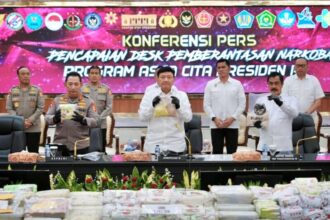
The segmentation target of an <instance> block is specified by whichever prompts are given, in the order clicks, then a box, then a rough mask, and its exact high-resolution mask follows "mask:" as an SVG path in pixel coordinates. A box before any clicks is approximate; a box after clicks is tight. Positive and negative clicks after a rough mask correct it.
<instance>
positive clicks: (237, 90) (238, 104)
mask: <svg viewBox="0 0 330 220" xmlns="http://www.w3.org/2000/svg"><path fill="white" fill-rule="evenodd" d="M216 67H217V74H218V76H219V77H218V78H216V79H213V80H211V81H209V82H208V83H207V85H206V87H205V92H204V111H205V112H206V114H207V115H208V116H209V117H210V119H211V122H210V128H211V139H212V145H213V153H214V154H222V153H223V146H224V141H226V147H227V153H229V154H232V153H234V152H236V150H237V145H238V143H237V141H238V128H239V118H240V115H241V114H242V113H243V111H244V110H245V104H246V98H245V93H244V89H243V86H242V84H241V83H240V81H238V80H235V79H233V78H231V77H230V76H229V72H230V63H229V61H228V60H224V59H222V60H219V61H217V64H216Z"/></svg>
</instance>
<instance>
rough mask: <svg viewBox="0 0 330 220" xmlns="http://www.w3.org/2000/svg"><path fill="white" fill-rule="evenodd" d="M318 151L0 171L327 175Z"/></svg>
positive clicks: (105, 160) (329, 168) (16, 166)
mask: <svg viewBox="0 0 330 220" xmlns="http://www.w3.org/2000/svg"><path fill="white" fill-rule="evenodd" d="M316 156H317V154H305V155H304V156H303V158H302V159H301V160H280V161H273V160H260V161H233V160H232V157H231V155H194V158H193V159H187V158H179V157H169V158H167V159H164V160H158V161H134V162H112V161H111V156H103V157H101V159H100V160H98V161H87V160H71V161H61V162H58V161H47V162H38V163H36V164H24V163H12V164H10V163H8V161H5V160H3V161H0V170H6V169H8V166H9V165H10V168H11V169H12V170H49V173H53V174H56V173H57V172H58V171H59V172H60V173H61V174H62V176H63V177H66V176H67V175H68V174H69V173H70V172H71V171H72V170H74V171H75V173H76V175H77V177H78V178H79V179H80V180H83V179H84V177H85V175H86V174H91V175H93V176H95V173H96V171H98V170H103V169H104V168H106V169H107V170H109V172H110V174H111V175H112V176H113V177H114V176H117V177H121V176H122V174H125V175H129V174H131V173H132V169H133V167H137V168H138V170H139V171H140V172H142V171H144V170H149V171H151V170H152V168H154V169H156V170H157V172H158V173H164V172H165V168H167V169H168V170H169V171H170V172H171V173H172V174H173V176H174V178H173V179H174V181H176V182H179V183H180V182H181V181H182V173H183V171H184V170H186V171H188V172H191V171H202V172H203V171H233V170H236V171H251V170H252V171H258V170H259V171H261V170H281V171H283V173H285V172H286V170H298V171H299V170H315V169H318V170H320V171H321V172H322V174H324V175H325V176H328V175H330V161H329V160H326V159H325V160H316Z"/></svg>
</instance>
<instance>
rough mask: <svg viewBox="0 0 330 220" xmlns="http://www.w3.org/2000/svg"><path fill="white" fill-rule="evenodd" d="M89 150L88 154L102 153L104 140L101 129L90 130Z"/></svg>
mask: <svg viewBox="0 0 330 220" xmlns="http://www.w3.org/2000/svg"><path fill="white" fill-rule="evenodd" d="M89 138H90V139H89V148H88V152H93V151H99V152H101V151H102V147H103V138H102V131H101V128H91V129H89Z"/></svg>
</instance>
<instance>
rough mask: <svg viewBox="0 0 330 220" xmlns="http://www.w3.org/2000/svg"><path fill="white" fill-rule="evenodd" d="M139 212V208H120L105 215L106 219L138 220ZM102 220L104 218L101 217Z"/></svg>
mask: <svg viewBox="0 0 330 220" xmlns="http://www.w3.org/2000/svg"><path fill="white" fill-rule="evenodd" d="M140 211H141V209H140V208H139V209H138V208H120V209H116V210H113V211H112V212H111V213H109V215H107V217H110V218H107V219H112V220H114V219H118V220H119V219H120V220H121V219H125V220H136V219H139V218H140ZM103 219H105V216H104V215H103Z"/></svg>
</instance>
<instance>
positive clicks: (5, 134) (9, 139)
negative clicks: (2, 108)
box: [0, 115, 26, 156]
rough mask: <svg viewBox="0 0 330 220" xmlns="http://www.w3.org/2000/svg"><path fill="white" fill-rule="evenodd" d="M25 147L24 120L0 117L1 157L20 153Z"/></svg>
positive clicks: (13, 117)
mask: <svg viewBox="0 0 330 220" xmlns="http://www.w3.org/2000/svg"><path fill="white" fill-rule="evenodd" d="M25 147H26V141H25V133H24V119H23V118H22V117H19V116H11V115H5V116H0V155H2V156H4V155H8V154H10V153H14V152H20V151H22V150H24V149H25Z"/></svg>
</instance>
